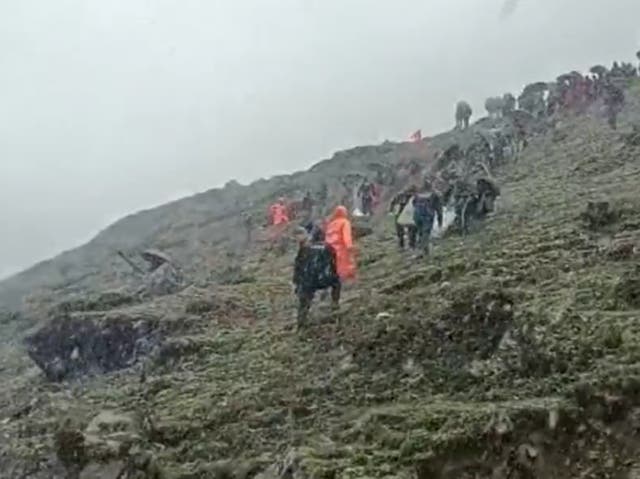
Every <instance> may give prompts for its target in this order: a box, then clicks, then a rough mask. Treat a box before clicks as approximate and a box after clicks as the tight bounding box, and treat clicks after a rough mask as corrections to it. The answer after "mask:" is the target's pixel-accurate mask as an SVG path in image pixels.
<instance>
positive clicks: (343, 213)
mask: <svg viewBox="0 0 640 479" xmlns="http://www.w3.org/2000/svg"><path fill="white" fill-rule="evenodd" d="M325 233H326V238H325V241H326V243H327V244H328V245H329V246H331V247H332V248H333V249H334V250H335V252H336V260H337V269H338V276H340V279H341V280H343V281H345V280H353V279H355V276H356V263H355V259H354V245H353V236H352V234H351V221H349V218H348V213H347V208H345V207H344V206H338V207H336V209H335V211H334V212H333V216H332V217H331V219H330V221H329V223H328V224H327V227H326V232H325Z"/></svg>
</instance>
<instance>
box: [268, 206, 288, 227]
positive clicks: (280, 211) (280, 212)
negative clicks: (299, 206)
mask: <svg viewBox="0 0 640 479" xmlns="http://www.w3.org/2000/svg"><path fill="white" fill-rule="evenodd" d="M269 213H270V216H271V224H273V225H281V224H286V223H288V222H289V216H288V214H287V207H286V206H285V204H284V201H283V200H279V201H278V202H277V203H274V204H273V205H271V207H270V208H269Z"/></svg>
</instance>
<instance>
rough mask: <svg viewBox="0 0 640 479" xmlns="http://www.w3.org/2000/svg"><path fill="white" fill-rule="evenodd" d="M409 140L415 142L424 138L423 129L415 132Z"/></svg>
mask: <svg viewBox="0 0 640 479" xmlns="http://www.w3.org/2000/svg"><path fill="white" fill-rule="evenodd" d="M409 140H411V141H412V142H413V143H416V142H418V141H420V140H422V130H418V131H416V132H415V133H413V134H412V135H411V136H410V137H409Z"/></svg>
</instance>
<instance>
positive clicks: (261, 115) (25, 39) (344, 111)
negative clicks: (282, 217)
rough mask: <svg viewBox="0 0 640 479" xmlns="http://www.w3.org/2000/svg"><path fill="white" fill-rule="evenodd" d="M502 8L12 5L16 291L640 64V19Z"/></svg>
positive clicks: (270, 1)
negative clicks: (187, 200) (246, 193)
mask: <svg viewBox="0 0 640 479" xmlns="http://www.w3.org/2000/svg"><path fill="white" fill-rule="evenodd" d="M510 1H512V2H513V0H510ZM504 2H505V0H393V1H378V2H374V1H371V0H108V1H104V0H56V1H51V0H13V1H4V2H0V219H1V220H2V224H3V227H2V233H3V234H1V235H0V276H3V275H6V274H8V273H10V272H13V271H16V270H17V269H19V268H23V267H26V266H28V265H29V264H31V263H33V262H35V261H37V260H40V259H44V258H45V257H48V256H51V255H53V254H55V253H58V252H60V251H61V250H63V249H68V248H71V247H73V246H77V245H79V244H80V243H82V242H84V241H86V240H88V239H89V238H90V237H91V236H92V235H94V234H95V233H96V232H97V231H98V230H100V229H101V228H103V227H104V226H106V225H107V224H109V223H110V222H112V221H114V220H116V219H117V218H118V217H120V216H122V215H124V214H127V213H130V212H133V211H135V210H139V209H141V208H147V207H150V206H153V205H157V204H161V203H163V202H165V201H167V200H171V199H175V198H178V197H180V196H184V195H188V194H192V193H195V192H198V191H202V190H206V189H209V188H211V187H215V186H219V185H222V184H223V183H224V182H226V181H227V180H229V179H231V178H235V179H237V180H239V181H241V182H248V181H250V180H253V179H256V178H259V177H262V176H271V175H274V174H277V173H283V172H290V171H293V170H299V169H302V168H306V167H308V166H310V165H311V164H312V163H315V162H316V161H318V160H320V159H322V158H326V157H328V156H330V155H331V154H332V153H333V152H334V151H336V150H339V149H342V148H345V147H350V146H354V145H359V144H371V143H378V142H381V141H383V140H385V139H391V140H402V139H404V138H406V137H407V136H408V135H409V134H410V133H411V132H412V131H414V130H415V129H417V128H422V130H423V132H424V133H425V134H430V133H437V132H439V131H441V130H443V129H448V128H450V127H451V125H452V122H453V120H452V115H453V107H454V104H455V102H456V101H457V100H458V99H461V98H465V99H468V100H470V101H471V103H472V105H473V106H474V109H475V110H476V112H481V111H482V104H483V103H484V99H485V98H486V97H487V96H490V95H495V94H502V93H504V92H506V91H509V90H511V91H513V92H514V93H517V91H518V90H519V89H521V87H522V86H523V84H525V83H528V82H531V81H536V80H550V79H553V78H555V77H556V76H557V75H558V74H560V73H563V72H565V71H569V70H573V69H581V70H584V69H586V68H588V67H589V66H591V65H592V64H595V63H605V64H606V65H610V63H611V61H612V60H613V59H615V58H618V59H626V60H631V59H634V58H635V56H634V53H635V51H636V50H638V49H640V23H638V18H640V2H638V0H614V1H611V0H520V1H519V2H517V8H515V10H513V9H511V10H507V13H508V15H505V14H504V13H505V11H504V10H503V7H504ZM612 5H615V8H613V7H612ZM501 12H502V13H501Z"/></svg>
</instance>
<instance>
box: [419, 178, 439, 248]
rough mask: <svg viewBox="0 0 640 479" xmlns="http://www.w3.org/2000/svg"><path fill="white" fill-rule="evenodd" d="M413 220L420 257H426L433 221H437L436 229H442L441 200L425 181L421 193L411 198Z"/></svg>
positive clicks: (429, 183)
mask: <svg viewBox="0 0 640 479" xmlns="http://www.w3.org/2000/svg"><path fill="white" fill-rule="evenodd" d="M413 208H414V210H413V220H414V222H415V224H416V227H417V228H418V235H419V238H420V239H419V242H420V249H421V250H422V251H421V255H425V256H426V255H428V254H429V248H430V239H431V230H432V229H433V222H434V220H436V219H437V220H438V227H439V228H442V200H441V199H440V195H438V194H437V193H436V192H435V191H434V190H433V187H432V186H431V182H429V181H427V180H425V182H424V185H423V187H422V191H421V192H420V193H417V194H416V195H415V196H414V197H413Z"/></svg>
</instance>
